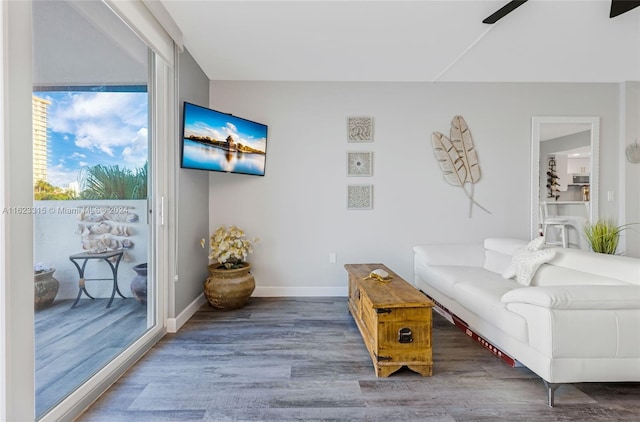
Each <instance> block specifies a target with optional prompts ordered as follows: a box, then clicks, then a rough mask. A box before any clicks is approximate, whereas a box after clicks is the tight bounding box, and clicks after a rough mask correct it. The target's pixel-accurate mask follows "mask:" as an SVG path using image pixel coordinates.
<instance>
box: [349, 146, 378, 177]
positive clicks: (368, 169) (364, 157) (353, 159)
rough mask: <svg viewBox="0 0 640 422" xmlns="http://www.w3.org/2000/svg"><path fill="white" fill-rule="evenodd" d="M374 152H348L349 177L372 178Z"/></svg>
mask: <svg viewBox="0 0 640 422" xmlns="http://www.w3.org/2000/svg"><path fill="white" fill-rule="evenodd" d="M372 174H373V152H362V151H357V152H347V176H371V175H372Z"/></svg>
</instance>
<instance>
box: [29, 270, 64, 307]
mask: <svg viewBox="0 0 640 422" xmlns="http://www.w3.org/2000/svg"><path fill="white" fill-rule="evenodd" d="M55 271H56V270H55V268H52V269H50V270H49V271H44V272H41V273H37V274H34V275H33V283H34V305H35V307H36V308H41V307H44V306H47V305H51V303H53V300H54V299H55V298H56V295H57V294H58V289H59V288H60V282H59V281H58V280H56V279H55V278H53V273H54V272H55Z"/></svg>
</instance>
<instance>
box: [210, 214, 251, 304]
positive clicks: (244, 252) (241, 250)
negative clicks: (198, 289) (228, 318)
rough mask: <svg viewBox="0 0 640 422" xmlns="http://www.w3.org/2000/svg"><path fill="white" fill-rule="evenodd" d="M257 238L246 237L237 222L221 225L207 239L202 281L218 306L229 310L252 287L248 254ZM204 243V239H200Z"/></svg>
mask: <svg viewBox="0 0 640 422" xmlns="http://www.w3.org/2000/svg"><path fill="white" fill-rule="evenodd" d="M257 242H258V239H257V238H254V239H253V240H249V239H247V238H246V235H245V233H244V231H243V230H242V229H240V228H238V227H237V226H230V227H227V226H220V227H218V228H217V229H216V231H215V232H214V233H213V234H212V235H211V238H210V240H209V248H210V253H209V259H210V260H212V261H214V262H213V263H212V264H210V265H209V267H208V270H209V277H207V279H206V280H205V282H204V294H205V296H206V297H207V300H208V301H209V303H210V304H211V306H213V307H214V308H217V309H224V310H231V309H238V308H241V307H242V306H244V305H245V304H246V303H247V301H248V300H249V297H251V294H252V293H253V290H254V289H255V286H256V284H255V279H254V278H253V275H251V273H250V270H251V264H249V263H248V262H247V261H246V260H247V256H248V255H249V254H250V253H253V245H254V244H255V243H257ZM200 245H201V246H202V247H204V245H205V240H204V239H202V240H201V241H200Z"/></svg>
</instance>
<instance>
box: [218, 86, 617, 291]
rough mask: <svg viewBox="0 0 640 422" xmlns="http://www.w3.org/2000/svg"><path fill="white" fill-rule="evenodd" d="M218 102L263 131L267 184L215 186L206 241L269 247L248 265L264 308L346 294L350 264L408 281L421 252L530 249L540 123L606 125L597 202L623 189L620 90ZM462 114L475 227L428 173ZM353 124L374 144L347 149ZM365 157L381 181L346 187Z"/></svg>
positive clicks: (281, 89)
mask: <svg viewBox="0 0 640 422" xmlns="http://www.w3.org/2000/svg"><path fill="white" fill-rule="evenodd" d="M210 98H211V106H212V107H213V108H215V109H218V110H221V111H225V112H228V113H232V114H234V115H236V116H241V117H245V118H248V119H251V120H256V121H258V122H261V123H266V124H268V125H269V139H268V144H267V164H266V176H265V177H264V178H260V177H253V176H244V175H228V174H220V173H212V174H211V175H210V178H209V180H210V198H209V201H210V204H209V207H210V213H211V214H210V225H211V228H212V229H213V228H214V227H216V226H217V225H219V224H237V225H240V226H241V227H243V228H245V230H246V231H247V232H248V234H249V235H250V236H258V237H260V238H261V243H260V244H259V245H258V247H257V248H256V251H255V253H254V255H253V256H251V257H250V260H251V262H252V263H253V265H254V269H253V274H254V276H255V278H256V283H257V288H256V293H255V294H256V295H270V294H273V295H303V294H309V295H315V294H345V293H346V273H345V270H344V268H343V264H345V263H356V262H383V263H385V264H386V265H388V266H389V267H390V268H391V269H393V270H394V271H396V272H397V273H398V274H399V275H400V276H402V277H403V278H405V279H407V280H411V279H412V278H413V267H412V265H413V255H412V249H411V248H412V246H413V245H416V244H420V243H439V242H469V241H471V242H480V241H482V239H484V238H485V237H487V236H513V237H520V238H528V236H529V218H530V216H529V210H530V204H529V201H530V185H531V181H530V173H531V172H530V153H529V151H530V138H531V133H530V130H531V117H532V116H536V115H537V116H554V115H555V116H599V117H600V118H601V120H600V123H601V125H600V126H601V134H600V139H601V154H600V157H601V182H600V183H601V192H602V191H604V192H606V191H607V190H608V189H616V188H617V186H618V162H617V160H618V159H619V148H618V142H617V139H618V133H619V125H618V85H616V84H490V83H486V84H478V83H442V84H429V83H323V82H309V83H305V82H234V81H213V82H212V83H211V91H210ZM456 114H460V115H462V116H464V118H465V119H466V121H467V123H468V124H469V127H470V129H471V132H472V135H473V139H474V141H475V145H476V148H477V152H478V157H479V161H480V166H481V169H482V178H481V180H480V181H479V183H477V184H476V185H475V198H476V200H477V201H478V202H479V203H480V204H482V205H483V206H484V207H486V208H487V209H489V210H490V211H491V213H492V214H491V215H489V214H487V213H485V212H483V211H481V210H480V209H479V208H474V210H473V217H472V218H469V217H468V205H469V202H468V200H467V198H466V197H465V195H464V194H463V192H462V190H461V189H460V188H458V187H453V186H451V185H449V184H447V183H446V182H445V181H444V179H443V178H442V173H441V171H440V169H439V167H438V165H437V163H436V161H435V159H434V156H433V152H432V148H431V140H430V139H431V133H432V132H433V131H440V132H443V133H445V134H448V133H449V127H450V122H451V119H452V118H453V116H454V115H456ZM348 116H372V117H373V118H374V142H373V143H364V144H354V143H347V142H346V125H347V117H348ZM359 150H361V151H373V152H374V175H373V177H370V178H362V177H357V178H356V177H347V176H346V153H347V151H359ZM357 183H371V184H373V185H374V209H373V210H371V211H362V210H361V211H348V210H346V189H347V185H348V184H357ZM602 197H603V196H602V195H601V198H602ZM604 198H606V196H604ZM600 209H601V214H602V215H607V214H610V215H614V216H615V215H617V211H618V209H617V203H616V202H612V203H601V204H600ZM330 252H337V257H338V262H337V264H331V263H329V253H330Z"/></svg>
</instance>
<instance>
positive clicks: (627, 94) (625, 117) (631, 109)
mask: <svg viewBox="0 0 640 422" xmlns="http://www.w3.org/2000/svg"><path fill="white" fill-rule="evenodd" d="M620 93H621V95H620V96H621V100H622V101H621V103H622V104H621V108H622V110H621V120H620V123H621V132H622V136H620V139H621V147H620V154H621V158H620V163H621V164H620V181H621V185H620V189H619V190H620V191H621V192H623V195H624V196H623V201H622V207H621V210H620V218H619V221H620V222H624V223H635V224H634V225H633V226H631V229H630V230H625V231H624V232H623V237H624V242H621V243H622V247H623V250H624V252H626V253H627V254H628V255H630V256H635V257H637V258H640V188H639V187H638V184H639V183H640V182H639V181H640V163H630V162H629V161H627V160H626V155H625V151H624V149H625V148H626V147H627V146H628V145H630V144H633V143H634V142H640V82H626V83H624V84H621V86H620Z"/></svg>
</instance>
